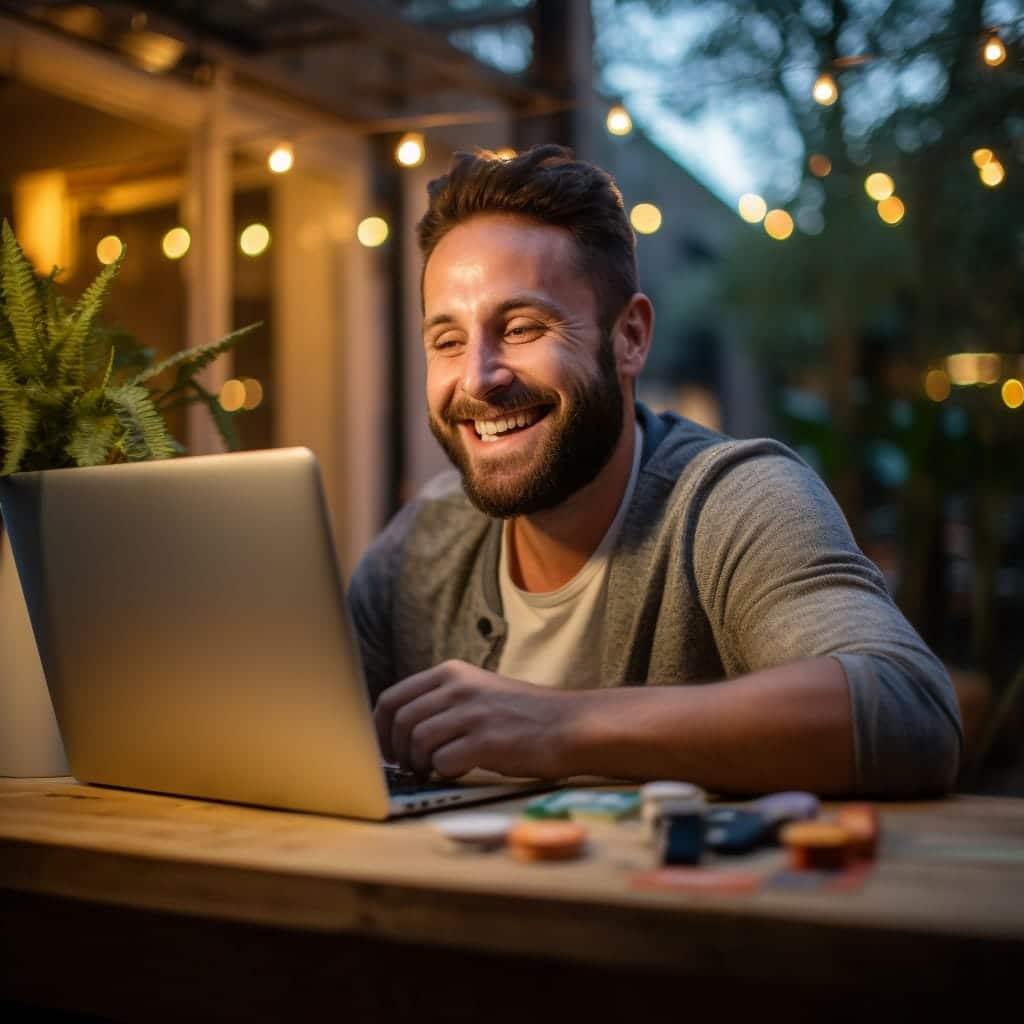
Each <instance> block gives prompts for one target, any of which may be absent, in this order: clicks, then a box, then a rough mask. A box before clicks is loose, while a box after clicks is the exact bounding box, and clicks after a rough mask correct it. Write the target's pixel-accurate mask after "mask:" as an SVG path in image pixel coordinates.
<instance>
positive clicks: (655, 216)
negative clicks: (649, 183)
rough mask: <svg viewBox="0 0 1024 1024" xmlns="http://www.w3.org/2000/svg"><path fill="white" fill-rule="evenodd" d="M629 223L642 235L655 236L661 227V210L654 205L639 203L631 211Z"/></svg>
mask: <svg viewBox="0 0 1024 1024" xmlns="http://www.w3.org/2000/svg"><path fill="white" fill-rule="evenodd" d="M629 221H630V223H631V224H632V225H633V227H634V228H636V230H637V231H639V232H640V234H641V235H653V234H654V232H655V231H657V230H658V228H660V227H661V210H659V209H658V208H657V207H656V206H655V205H654V203H637V204H636V206H634V207H633V209H632V210H630V211H629Z"/></svg>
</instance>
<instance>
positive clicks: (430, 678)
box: [373, 665, 445, 761]
mask: <svg viewBox="0 0 1024 1024" xmlns="http://www.w3.org/2000/svg"><path fill="white" fill-rule="evenodd" d="M443 669H444V666H443V665H436V666H434V668H428V669H427V670H426V671H425V672H417V673H416V675H414V676H409V678H408V679H403V680H402V681H401V682H400V683H395V685H394V686H389V687H388V688H387V689H386V690H385V691H384V692H383V693H382V694H381V695H380V696H379V697H378V698H377V705H376V707H375V708H374V709H373V721H374V725H375V726H376V728H377V739H378V741H379V743H380V749H381V753H382V754H383V755H384V760H385V761H394V760H395V752H394V750H392V748H391V730H392V722H393V719H394V717H395V714H396V713H397V712H398V710H399V709H400V708H401V707H403V706H404V705H406V704H408V703H409V702H410V701H413V700H415V699H416V698H417V697H420V696H422V695H423V694H424V693H429V692H430V691H431V690H433V689H435V688H436V687H438V686H440V684H441V683H442V681H443V680H444V678H445V672H444V671H443Z"/></svg>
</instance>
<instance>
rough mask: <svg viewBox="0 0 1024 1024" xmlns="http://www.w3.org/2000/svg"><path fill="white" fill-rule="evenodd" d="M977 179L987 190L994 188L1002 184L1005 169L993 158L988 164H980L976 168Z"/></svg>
mask: <svg viewBox="0 0 1024 1024" xmlns="http://www.w3.org/2000/svg"><path fill="white" fill-rule="evenodd" d="M978 177H979V178H981V180H982V183H983V184H985V185H988V187H989V188H995V187H996V186H997V185H1001V184H1002V183H1003V179H1004V178H1005V177H1006V168H1005V167H1003V165H1002V164H1001V163H1000V162H999V161H998V160H997V159H996V158H995V157H992V159H991V160H989V161H988V163H986V164H982V165H981V167H980V168H978Z"/></svg>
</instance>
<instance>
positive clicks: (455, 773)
mask: <svg viewBox="0 0 1024 1024" xmlns="http://www.w3.org/2000/svg"><path fill="white" fill-rule="evenodd" d="M478 754H479V751H478V744H477V741H476V740H474V739H473V738H472V737H471V736H456V737H455V738H454V739H452V740H451V741H450V742H448V743H445V744H444V746H441V747H438V748H437V749H436V750H435V751H434V753H433V755H432V757H431V764H432V766H433V768H434V771H435V772H437V774H438V775H440V776H441V777H442V778H445V779H457V778H458V777H459V776H460V775H465V774H466V772H470V771H472V770H473V769H474V768H478V767H479V765H478V764H477V761H478V760H479V757H478Z"/></svg>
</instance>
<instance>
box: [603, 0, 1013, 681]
mask: <svg viewBox="0 0 1024 1024" xmlns="http://www.w3.org/2000/svg"><path fill="white" fill-rule="evenodd" d="M595 3H596V6H595V10H596V11H597V14H598V18H597V39H598V47H599V48H598V59H599V62H600V66H601V67H602V68H603V69H604V70H605V73H606V75H607V74H608V73H609V72H612V71H614V73H615V80H616V81H618V82H620V83H621V82H631V83H633V85H634V86H635V87H636V88H637V90H638V91H642V90H645V89H646V90H647V91H648V92H649V93H650V92H653V93H654V94H655V98H656V101H657V104H658V105H659V106H660V108H661V109H662V110H664V111H665V112H667V113H672V114H675V115H677V116H679V117H682V118H683V119H686V120H689V121H691V122H696V123H699V124H703V125H708V124H711V123H713V121H712V120H709V119H720V120H722V121H724V122H727V123H728V124H729V125H730V127H731V128H732V129H733V131H734V132H736V133H737V134H738V135H739V136H740V137H741V138H743V139H745V140H746V142H747V144H748V150H749V151H750V152H751V153H754V154H756V166H757V168H758V180H759V185H758V191H760V192H761V193H763V195H764V197H765V199H766V200H767V203H768V206H769V207H772V206H775V207H785V208H786V209H787V210H788V211H789V212H790V213H791V215H792V218H793V221H795V231H794V232H793V234H792V235H791V236H790V237H788V238H787V239H785V240H782V241H776V240H773V239H770V238H769V237H768V236H767V235H766V234H765V233H764V232H763V231H761V230H760V229H753V228H752V230H751V236H750V242H749V245H746V246H743V247H742V249H741V251H740V252H738V253H736V254H734V258H733V260H732V262H731V264H730V267H729V268H728V271H727V274H726V277H725V280H724V287H725V290H726V295H725V298H726V301H727V302H728V303H729V304H730V306H731V307H733V308H736V309H738V310H739V311H740V312H741V313H742V314H743V316H744V319H745V321H746V323H747V326H748V333H749V337H750V339H751V341H752V342H753V343H754V344H755V345H756V347H757V350H758V351H759V353H761V355H762V356H763V358H764V366H765V369H766V372H767V373H768V374H769V375H770V377H771V379H772V381H773V383H774V384H775V385H776V386H777V394H778V396H779V402H778V405H779V409H780V412H781V413H782V414H783V417H784V422H786V423H787V425H788V426H789V427H790V428H791V439H792V440H794V441H795V442H796V443H798V444H800V445H802V447H803V450H805V451H808V452H809V453H811V452H812V450H813V454H815V455H816V457H817V461H818V464H819V467H820V468H821V469H822V471H823V473H824V474H825V476H826V477H827V479H828V481H829V483H830V485H831V487H832V489H833V490H834V492H835V493H836V495H837V497H838V498H839V500H840V502H841V504H842V505H843V507H844V510H845V511H846V513H847V516H848V518H849V519H850V521H851V524H852V525H853V526H854V529H855V532H857V533H858V535H860V536H862V537H863V535H864V531H865V529H866V526H865V499H867V501H868V505H869V506H870V505H871V504H872V502H875V503H877V501H878V491H879V487H878V486H876V484H880V485H881V490H882V491H883V492H884V493H885V494H886V495H887V497H888V499H889V500H892V499H894V498H898V500H899V501H900V502H901V504H902V509H901V514H900V516H899V519H900V521H901V522H902V545H901V548H902V551H903V566H902V572H901V573H900V579H901V581H902V582H901V589H900V594H899V596H900V601H901V604H902V606H903V608H904V610H905V612H906V613H907V614H908V616H909V617H910V618H911V619H912V621H914V622H915V624H916V625H917V626H918V627H919V628H920V629H921V630H922V632H923V633H924V634H925V636H926V637H928V638H929V640H930V641H931V642H932V643H933V644H935V645H936V646H937V647H939V648H941V647H942V639H943V636H942V634H943V631H944V629H945V624H946V622H947V618H948V616H947V614H946V613H947V608H946V606H945V601H946V595H947V588H946V586H945V582H946V580H945V574H946V571H947V568H948V567H947V566H946V564H945V561H944V558H943V550H944V540H943V529H944V516H943V509H944V504H945V502H946V500H947V499H948V498H949V497H950V496H957V495H965V496H967V498H968V499H969V502H968V503H969V506H970V509H971V522H972V526H973V538H974V551H973V559H972V562H973V566H974V580H973V602H974V609H973V616H972V625H973V635H972V641H971V648H972V651H973V655H974V658H973V660H974V661H975V662H976V663H980V665H981V666H982V667H986V668H991V667H992V664H991V663H992V660H993V654H994V646H995V645H994V644H993V642H992V641H993V636H992V633H993V615H992V606H993V602H994V600H995V587H996V579H997V568H998V566H999V543H1000V536H1001V531H1002V526H1003V524H1004V522H1005V520H1006V517H1007V514H1008V509H1009V507H1010V502H1011V499H1012V498H1013V497H1014V496H1020V495H1021V493H1022V475H1024V474H1022V473H1021V467H1022V457H1021V450H1022V447H1021V443H1022V441H1024V408H1022V409H1020V410H1017V411H1013V410H1011V409H1009V408H1008V407H1007V405H1006V404H1004V403H1003V401H1002V400H1001V398H1000V390H999V386H998V385H999V383H1001V382H1002V380H1003V379H1005V378H1007V377H1011V376H1012V377H1016V378H1021V377H1022V376H1024V355H1022V352H1024V273H1022V270H1024V230H1022V225H1024V187H1022V183H1024V5H1022V4H1021V3H1020V2H1019V0H987V2H983V0H957V2H955V3H954V2H952V0H802V2H801V0H731V2H721V3H718V2H713V3H705V2H696V0H595ZM994 33H995V34H997V35H998V38H999V40H1000V42H1001V45H1002V47H1003V48H1004V50H1005V58H1004V59H1003V60H1002V61H1000V62H999V63H998V64H996V65H992V64H990V63H988V62H986V59H985V47H986V44H987V43H988V42H990V41H991V40H992V37H993V34H994ZM994 55H995V56H998V55H999V54H998V53H995V54H994ZM824 75H828V76H830V77H831V82H832V84H833V85H834V88H835V90H836V92H837V96H835V97H834V99H833V102H831V103H830V104H828V103H821V102H819V101H817V100H816V99H815V98H814V92H815V85H816V83H817V82H818V81H819V78H820V76H824ZM826 84H827V83H826ZM623 91H625V90H623ZM824 98H826V99H828V98H832V97H827V96H826V97H824ZM979 150H985V151H987V152H977V151H979ZM986 160H987V161H988V166H987V169H986V166H985V161H986ZM871 172H885V173H887V174H888V175H889V176H890V177H891V178H892V179H893V181H894V183H895V189H896V194H897V196H898V198H899V199H900V200H901V201H902V203H903V208H902V213H901V211H900V210H899V209H898V208H897V210H896V213H901V216H899V217H898V219H897V218H896V215H895V214H890V212H889V209H888V208H887V207H884V206H878V205H877V204H876V201H874V200H872V199H871V198H869V196H868V195H867V194H866V192H865V180H866V177H867V175H868V174H869V173H871ZM986 179H987V180H986ZM893 206H895V204H894V203H891V202H890V203H889V204H888V207H893ZM883 213H886V214H887V215H889V216H890V219H895V223H887V222H885V221H884V220H883V219H882V214H883ZM965 351H967V352H970V351H979V352H995V353H998V354H999V355H1000V356H1001V361H1000V368H999V380H998V381H997V382H996V386H985V387H980V388H979V387H970V388H965V387H955V386H954V387H953V388H952V389H951V393H950V395H949V397H948V398H946V399H945V400H943V401H936V400H932V399H930V398H929V397H928V396H927V395H926V393H925V389H924V380H925V374H926V373H927V371H929V370H942V371H945V368H946V362H945V360H946V357H947V356H948V355H950V354H952V353H956V352H965ZM943 384H945V390H946V391H947V392H949V391H950V388H949V382H948V378H946V379H945V380H944V379H943V378H942V377H941V376H940V377H935V378H933V385H934V387H935V388H941V387H942V386H943ZM815 393H818V394H822V395H823V396H824V397H825V399H826V401H825V402H823V403H815V402H814V401H813V399H811V398H809V395H813V394H815ZM940 394H941V391H936V392H935V395H934V398H936V399H937V398H938V397H939V395H940ZM869 510H870V508H869ZM1020 586H1021V584H1020V582H1019V581H1018V588H1019V587H1020Z"/></svg>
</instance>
